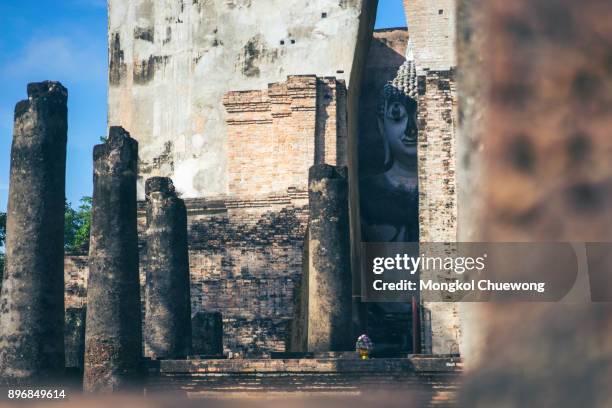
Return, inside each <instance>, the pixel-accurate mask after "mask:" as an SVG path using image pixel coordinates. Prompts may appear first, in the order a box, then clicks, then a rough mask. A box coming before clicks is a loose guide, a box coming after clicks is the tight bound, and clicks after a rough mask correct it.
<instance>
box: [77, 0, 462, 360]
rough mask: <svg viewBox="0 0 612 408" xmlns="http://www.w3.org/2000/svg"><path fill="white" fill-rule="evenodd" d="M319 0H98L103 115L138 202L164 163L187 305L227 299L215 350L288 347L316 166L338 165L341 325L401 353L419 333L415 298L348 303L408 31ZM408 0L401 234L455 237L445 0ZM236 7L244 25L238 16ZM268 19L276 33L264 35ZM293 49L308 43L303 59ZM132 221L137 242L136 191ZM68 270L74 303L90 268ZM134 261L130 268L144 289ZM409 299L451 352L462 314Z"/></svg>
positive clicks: (425, 339)
mask: <svg viewBox="0 0 612 408" xmlns="http://www.w3.org/2000/svg"><path fill="white" fill-rule="evenodd" d="M315 3H316V4H315ZM315 3H309V4H308V5H307V6H301V5H300V6H297V5H296V6H295V7H290V5H287V4H284V5H283V6H282V7H280V6H279V8H280V9H282V10H286V11H283V12H282V13H281V14H280V15H279V14H276V13H271V14H270V13H266V12H265V10H269V9H268V7H272V6H273V5H263V4H261V5H260V4H257V5H255V4H251V2H230V3H227V2H222V1H218V2H194V3H193V4H184V5H183V6H182V7H178V6H176V7H174V6H172V7H170V6H166V5H161V4H157V3H156V2H154V1H141V2H130V3H124V2H114V1H110V2H109V10H110V14H109V16H110V24H109V55H110V60H111V62H110V74H109V75H110V84H109V109H110V111H109V124H110V125H121V126H124V127H125V128H126V129H128V130H129V131H130V133H131V134H133V135H134V137H135V138H136V139H137V140H138V141H139V146H140V149H139V158H140V162H139V163H140V164H139V175H138V180H139V181H138V185H139V187H138V189H139V193H138V196H139V200H143V199H144V182H145V180H146V179H147V178H149V177H151V176H164V177H171V178H172V181H173V183H174V185H175V186H176V189H177V191H178V192H179V193H180V195H181V197H182V198H183V200H184V201H185V204H186V206H187V214H188V240H189V262H190V275H191V310H192V313H198V312H203V313H210V312H218V313H221V315H222V318H223V330H224V334H223V347H224V350H225V352H226V353H227V352H230V351H232V352H234V353H240V354H242V355H251V356H261V355H270V353H273V352H282V351H290V349H291V343H292V342H293V341H294V340H292V326H294V324H293V320H294V318H295V316H296V313H298V314H299V312H300V311H299V310H298V309H299V302H300V301H299V300H298V296H297V293H298V292H299V291H300V280H301V276H302V274H303V271H304V261H303V259H304V251H305V242H306V241H305V234H306V231H307V226H308V218H309V215H308V169H309V167H310V166H312V165H314V164H322V163H325V164H329V165H335V166H348V169H349V172H348V176H349V177H348V179H349V184H350V188H349V203H350V204H349V207H350V208H349V211H350V223H351V228H350V234H351V237H350V241H351V249H350V257H351V268H352V269H351V270H352V277H353V278H352V286H353V307H352V310H353V311H352V315H353V317H352V320H353V330H354V331H355V332H357V331H362V330H369V331H372V332H375V333H378V337H377V339H376V340H377V341H378V343H379V344H382V343H385V342H386V341H385V340H384V339H385V338H393V339H394V340H391V341H390V342H389V344H388V345H389V347H390V350H396V351H395V352H410V351H411V350H413V349H414V347H415V345H414V344H412V340H411V338H412V337H413V334H411V333H410V330H408V331H405V330H404V328H405V327H406V326H408V327H410V326H411V323H410V322H411V320H412V319H413V317H412V312H411V306H408V305H406V306H403V307H402V308H400V309H397V307H392V308H391V309H388V308H384V307H383V308H382V309H381V308H380V307H378V306H376V305H373V304H370V305H368V304H364V303H362V302H360V300H359V293H360V290H361V289H360V277H359V273H358V269H359V267H358V266H357V265H359V252H360V249H359V245H360V242H361V241H362V240H367V237H366V238H364V236H362V233H361V231H363V228H364V227H365V226H367V223H366V224H363V217H364V212H363V211H360V210H359V207H360V206H361V207H363V205H364V200H367V199H368V197H373V196H374V194H368V191H367V188H366V191H365V192H362V193H361V199H359V198H358V197H359V190H360V186H359V185H360V184H362V183H361V182H360V180H361V179H363V178H364V177H368V176H369V175H374V174H380V172H381V171H383V169H384V166H385V159H384V135H381V133H380V129H379V126H378V125H377V123H378V121H379V119H378V118H379V106H380V103H381V91H382V89H383V87H384V86H385V84H386V83H387V82H390V81H393V80H394V79H395V78H396V77H397V76H398V73H400V74H401V72H402V66H403V65H405V62H406V58H407V56H408V48H409V47H408V46H409V44H408V43H409V41H408V36H409V32H408V30H406V29H401V28H398V29H385V30H380V31H375V32H374V33H373V34H372V28H373V23H374V16H375V11H376V4H375V3H376V2H372V1H351V2H340V3H338V2H332V1H320V2H315ZM447 3H448V4H447ZM405 6H406V7H405V9H406V13H407V19H408V21H409V22H410V38H411V41H410V49H411V50H412V51H411V56H410V59H411V61H412V62H411V64H412V65H411V67H412V68H411V69H412V70H413V71H412V74H411V75H412V77H411V78H412V79H411V80H410V81H412V82H411V83H412V90H411V91H410V92H411V96H412V98H413V99H414V101H415V102H416V106H418V112H415V113H416V116H417V117H418V119H417V120H416V121H415V127H416V128H418V135H419V136H418V137H419V140H418V144H419V148H418V157H419V160H418V163H417V164H416V166H417V167H416V168H415V172H416V173H418V181H417V180H415V183H417V182H418V185H419V189H418V202H419V204H418V205H419V207H418V219H417V218H415V219H414V221H411V222H412V224H413V225H418V228H417V229H415V228H412V230H411V231H412V233H411V234H412V236H411V237H412V238H413V239H414V238H415V237H417V239H420V240H421V241H422V242H431V241H453V240H455V239H456V235H457V221H456V219H457V215H456V212H457V209H456V201H457V200H456V194H457V193H456V188H455V187H454V186H455V184H456V180H455V167H454V166H455V165H454V160H455V151H454V126H455V124H454V123H455V116H456V108H457V106H456V105H457V104H456V90H455V88H456V87H455V66H456V62H455V59H456V58H455V54H454V53H455V51H454V49H455V48H454V45H453V41H454V29H455V28H454V27H455V20H454V19H455V17H454V16H455V10H454V3H453V2H450V1H449V2H445V3H444V4H443V5H442V6H441V7H438V6H436V7H435V10H434V9H433V8H432V6H431V5H428V4H427V2H419V1H417V2H411V4H406V5H405ZM264 9H265V10H264ZM289 10H300V13H299V14H300V17H297V15H296V14H294V12H293V11H289ZM440 11H442V12H440ZM285 13H286V15H285ZM239 16H241V17H239ZM244 16H250V18H252V24H253V25H251V24H250V23H249V24H247V25H244V21H243V18H245V17H244ZM220 21H224V22H225V23H224V24H220ZM228 22H229V24H228ZM234 24H240V30H239V31H240V32H238V30H237V27H236V26H234ZM262 26H263V27H268V26H270V27H272V26H274V27H281V28H282V30H281V29H280V28H279V29H278V30H276V31H274V30H270V32H266V31H264V32H260V31H261V30H260V27H262ZM338 26H344V27H350V29H349V30H347V31H345V32H343V34H342V36H338V35H336V34H334V33H333V32H332V31H333V30H332V28H331V27H336V28H337V27H338ZM330 30H332V31H330ZM255 37H256V38H255ZM177 41H181V44H182V45H181V48H180V49H179V48H178V46H177V44H178V43H177ZM340 49H341V50H342V51H341V52H340V51H339V50H340ZM313 50H317V51H316V52H315V51H313ZM313 52H314V54H313ZM305 53H306V54H305ZM300 55H315V56H316V57H314V58H312V60H310V59H309V61H308V63H307V64H304V62H303V61H301V60H300V59H299V58H298V56H300ZM221 77H222V78H224V80H222V81H218V80H215V78H221ZM187 84H190V85H187ZM196 84H202V85H197V86H196ZM162 94H164V95H166V96H161V95H162ZM173 98H174V99H173ZM156 112H160V113H156ZM161 112H163V114H162V113H161ZM441 154H442V155H441ZM361 188H363V187H361ZM415 200H416V198H415ZM360 201H361V204H360ZM367 204H368V203H367V202H366V205H367ZM359 214H361V215H359ZM409 218H410V216H409ZM138 219H139V236H140V246H141V248H143V249H142V251H144V247H145V246H146V245H145V240H144V234H145V207H144V202H142V204H139V218H138ZM362 224H363V225H362ZM141 256H144V252H143V253H142V254H141ZM66 266H67V270H66V275H67V281H68V285H69V287H70V288H71V289H70V294H69V299H70V300H69V302H74V303H75V304H76V305H77V306H79V305H81V304H83V301H82V298H81V297H82V296H84V294H85V286H86V282H85V280H86V278H85V277H84V276H83V275H84V274H87V265H86V263H85V262H84V260H83V258H81V257H79V256H70V257H68V258H67V259H66ZM145 274H146V271H145V270H144V269H143V268H142V267H141V272H140V275H141V284H142V285H144V281H145ZM449 308H450V309H449ZM419 313H420V314H421V321H422V322H423V324H422V325H420V329H419V330H420V331H421V332H420V333H419V337H420V338H421V339H422V342H421V344H419V349H420V350H422V351H423V352H429V353H444V354H447V353H458V352H459V350H458V347H459V346H458V345H459V337H460V336H459V332H460V330H459V321H458V320H457V310H455V309H454V307H453V306H452V305H446V304H431V305H427V307H426V308H424V309H423V310H420V311H419ZM381 322H383V323H382V325H381V324H379V323H381Z"/></svg>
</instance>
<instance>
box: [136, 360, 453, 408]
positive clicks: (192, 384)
mask: <svg viewBox="0 0 612 408" xmlns="http://www.w3.org/2000/svg"><path fill="white" fill-rule="evenodd" d="M460 374H461V361H460V360H458V359H457V358H452V357H448V356H438V357H424V356H412V357H410V358H401V359H371V360H365V361H362V360H355V359H353V358H352V357H351V358H331V359H252V360H250V359H235V360H163V361H155V362H150V363H149V377H148V380H147V386H146V391H147V394H156V393H175V394H180V395H185V396H187V397H189V398H192V399H199V398H203V399H210V398H213V399H266V400H267V399H284V398H289V397H291V398H329V397H340V396H344V397H348V396H354V397H359V398H361V397H363V396H365V395H369V394H371V393H372V392H385V393H387V394H388V395H392V394H398V395H399V394H401V395H409V396H410V400H411V401H412V402H414V403H417V402H418V404H417V405H415V406H424V407H429V406H431V407H444V406H452V404H453V403H454V402H455V398H456V392H457V389H458V387H459V385H460V380H461V376H460ZM402 398H403V397H402Z"/></svg>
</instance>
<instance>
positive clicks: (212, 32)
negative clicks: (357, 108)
mask: <svg viewBox="0 0 612 408" xmlns="http://www.w3.org/2000/svg"><path fill="white" fill-rule="evenodd" d="M367 1H369V0H308V1H305V0H189V1H187V0H180V1H179V0H177V1H170V0H129V1H128V0H109V54H110V84H109V94H108V106H109V125H121V126H123V127H125V128H126V129H127V130H128V131H129V132H130V133H131V134H132V137H134V138H135V139H137V140H138V141H139V145H140V146H139V147H140V159H141V165H140V175H141V177H142V178H146V177H149V176H154V175H161V176H170V177H173V179H174V182H175V185H176V186H177V189H178V190H179V191H180V192H182V193H183V196H184V197H205V196H210V195H219V194H225V193H227V184H228V183H227V156H228V154H229V153H230V152H228V151H227V132H226V125H225V119H224V117H225V111H224V107H223V105H222V103H221V101H222V97H223V95H224V94H225V93H226V92H227V91H229V90H247V89H261V88H265V87H266V86H267V84H268V83H271V82H277V81H284V80H286V77H287V75H294V74H315V75H319V76H336V77H338V78H340V79H345V80H346V81H347V83H348V85H349V89H350V83H349V80H350V73H351V69H352V64H353V57H354V54H355V49H356V47H357V46H358V44H357V43H358V42H357V38H358V31H359V21H360V18H366V16H362V15H361V14H362V13H361V11H362V9H363V10H365V9H366V8H364V7H363V4H364V3H366V2H367ZM281 41H282V42H283V44H281ZM141 183H142V181H141ZM140 187H141V188H140V192H139V194H140V195H141V197H140V198H142V186H140Z"/></svg>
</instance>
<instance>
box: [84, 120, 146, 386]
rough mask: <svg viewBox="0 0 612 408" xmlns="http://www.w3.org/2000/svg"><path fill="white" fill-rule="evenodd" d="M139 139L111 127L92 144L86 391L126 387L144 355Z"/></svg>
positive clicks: (136, 374) (132, 378) (135, 373)
mask: <svg viewBox="0 0 612 408" xmlns="http://www.w3.org/2000/svg"><path fill="white" fill-rule="evenodd" d="M137 162H138V143H137V142H136V141H135V140H134V139H132V138H131V137H130V135H129V134H128V133H127V132H126V131H125V130H124V129H123V128H121V127H111V128H110V131H109V137H108V140H107V141H106V143H104V144H101V145H97V146H95V147H94V192H93V206H92V219H91V238H90V245H89V247H90V249H89V279H88V287H87V324H86V332H85V376H84V384H83V387H84V390H85V391H87V392H108V391H117V390H124V389H126V388H127V387H128V386H130V385H131V384H132V383H133V380H135V379H136V378H137V377H138V374H139V366H140V362H141V357H142V331H141V330H142V329H141V310H140V308H141V305H140V282H139V273H138V235H137V231H136V176H137V171H136V165H137Z"/></svg>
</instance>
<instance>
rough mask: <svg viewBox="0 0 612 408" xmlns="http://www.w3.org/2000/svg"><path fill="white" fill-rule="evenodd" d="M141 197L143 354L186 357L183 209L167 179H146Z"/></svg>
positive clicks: (188, 315)
mask: <svg viewBox="0 0 612 408" xmlns="http://www.w3.org/2000/svg"><path fill="white" fill-rule="evenodd" d="M145 194H146V202H147V231H146V240H147V252H146V254H147V255H146V258H145V262H144V269H145V273H146V285H145V298H146V311H145V325H144V330H145V331H144V339H145V354H146V355H147V356H148V357H151V358H167V359H177V358H185V357H187V356H188V355H189V354H190V353H191V304H190V297H189V291H190V286H189V254H188V251H187V209H186V207H185V203H184V202H183V200H181V199H180V198H178V197H177V196H176V192H175V190H174V185H173V184H172V180H171V179H169V178H166V177H153V178H150V179H148V180H147V182H146V185H145Z"/></svg>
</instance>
